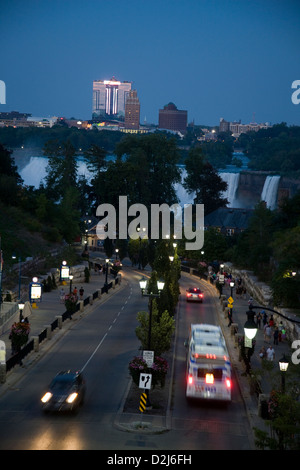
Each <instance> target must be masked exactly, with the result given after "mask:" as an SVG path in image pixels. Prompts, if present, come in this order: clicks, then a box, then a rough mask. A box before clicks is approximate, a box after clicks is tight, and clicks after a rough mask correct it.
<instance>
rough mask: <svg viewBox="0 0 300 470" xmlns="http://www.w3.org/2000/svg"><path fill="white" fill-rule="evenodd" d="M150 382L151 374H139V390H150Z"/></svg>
mask: <svg viewBox="0 0 300 470" xmlns="http://www.w3.org/2000/svg"><path fill="white" fill-rule="evenodd" d="M151 382H152V374H140V382H139V388H143V389H145V390H150V388H151Z"/></svg>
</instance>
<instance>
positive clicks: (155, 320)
mask: <svg viewBox="0 0 300 470" xmlns="http://www.w3.org/2000/svg"><path fill="white" fill-rule="evenodd" d="M149 319H150V315H149V312H138V314H137V320H138V321H139V323H140V325H139V326H137V327H136V330H135V332H136V335H137V337H138V339H139V340H140V341H141V345H142V349H144V350H147V349H148V346H149V345H148V340H149ZM174 329H175V320H174V318H173V317H172V316H171V315H170V314H169V312H168V311H167V310H165V311H164V312H163V313H162V314H161V315H159V312H158V308H157V303H156V300H155V299H154V300H152V323H151V343H150V348H151V350H152V351H154V352H155V355H156V356H160V355H161V354H162V353H163V352H165V351H168V350H169V349H170V347H171V341H172V335H173V332H174Z"/></svg>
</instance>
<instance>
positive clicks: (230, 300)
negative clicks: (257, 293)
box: [227, 296, 234, 304]
mask: <svg viewBox="0 0 300 470" xmlns="http://www.w3.org/2000/svg"><path fill="white" fill-rule="evenodd" d="M227 300H228V302H229V303H230V304H233V302H234V300H233V298H232V297H231V296H230V297H229V299H227Z"/></svg>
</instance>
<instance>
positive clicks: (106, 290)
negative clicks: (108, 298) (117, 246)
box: [104, 258, 109, 294]
mask: <svg viewBox="0 0 300 470" xmlns="http://www.w3.org/2000/svg"><path fill="white" fill-rule="evenodd" d="M108 262H109V258H106V259H105V284H104V289H105V292H106V293H107V294H108V283H107V273H108Z"/></svg>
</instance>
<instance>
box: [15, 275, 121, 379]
mask: <svg viewBox="0 0 300 470" xmlns="http://www.w3.org/2000/svg"><path fill="white" fill-rule="evenodd" d="M112 274H114V273H113V272H112ZM119 280H120V278H119V277H118V276H116V277H115V279H114V281H111V282H110V283H108V284H107V287H106V286H103V287H102V288H101V289H99V290H97V291H96V292H94V293H93V295H92V296H89V297H86V298H85V299H84V300H83V301H82V302H83V305H84V306H86V305H88V304H90V303H91V299H90V297H92V298H93V300H95V299H96V298H98V297H99V291H100V294H101V295H102V294H104V293H106V292H107V290H109V289H111V288H112V287H113V285H114V284H119ZM80 305H81V304H80V302H78V303H77V305H76V311H75V312H74V313H76V312H78V311H79V310H80ZM74 313H72V315H73V314H74ZM68 318H70V313H69V312H68V311H65V312H64V313H63V314H62V315H61V321H62V322H64V321H65V320H67V319H68ZM57 328H59V319H58V318H56V319H55V320H54V321H53V322H52V323H51V324H50V325H49V326H48V327H45V329H44V330H42V331H41V333H40V334H39V335H38V337H36V338H32V339H31V340H30V341H28V343H27V344H26V345H25V346H23V347H22V348H21V349H20V351H18V352H17V353H15V354H14V355H13V356H11V357H10V358H9V359H8V360H7V361H6V372H8V371H10V370H11V369H13V368H14V367H15V366H16V365H17V364H22V360H23V359H24V358H25V357H26V356H27V355H28V354H29V353H30V352H31V351H33V350H34V349H35V348H36V347H38V346H39V345H40V344H41V343H42V342H43V341H45V339H47V338H48V335H49V329H50V331H51V332H53V331H54V330H56V329H57ZM36 344H37V345H38V346H36Z"/></svg>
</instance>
